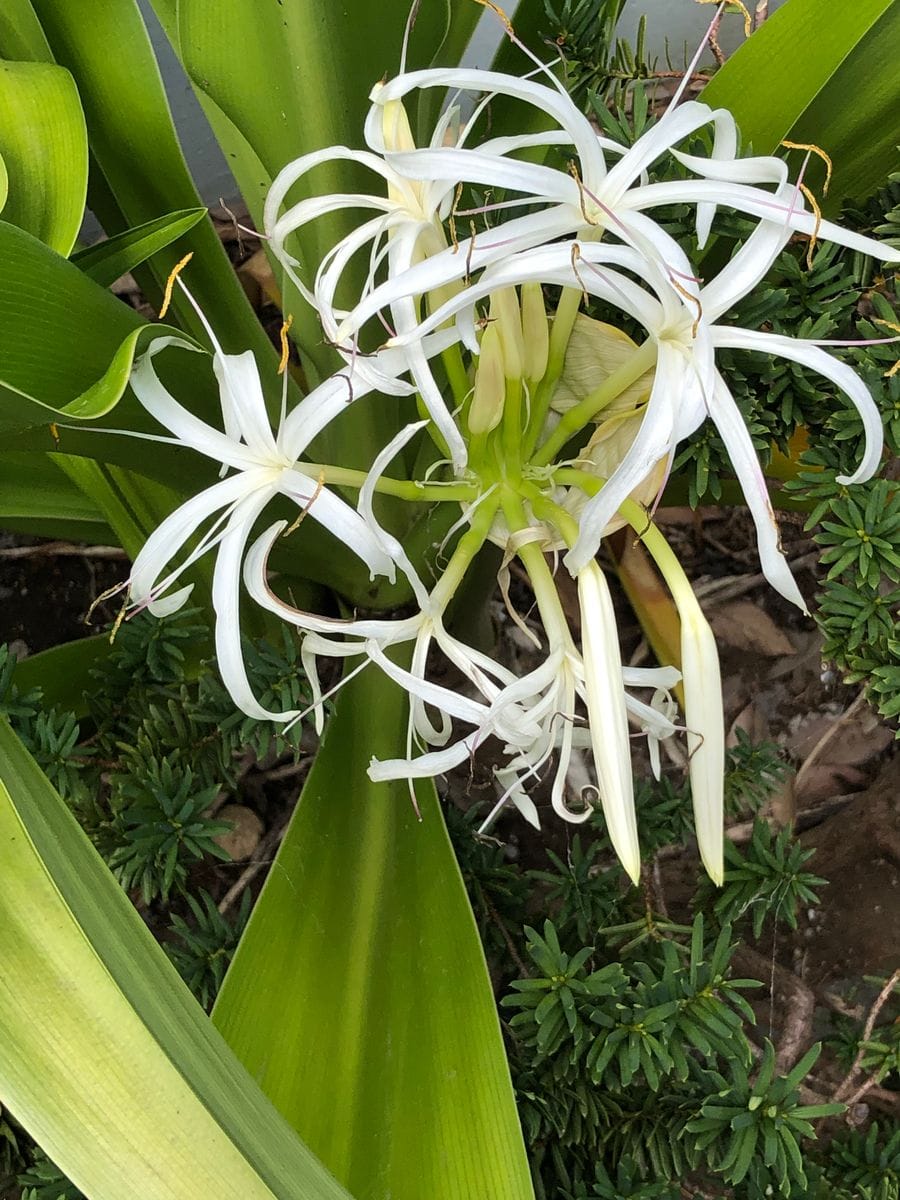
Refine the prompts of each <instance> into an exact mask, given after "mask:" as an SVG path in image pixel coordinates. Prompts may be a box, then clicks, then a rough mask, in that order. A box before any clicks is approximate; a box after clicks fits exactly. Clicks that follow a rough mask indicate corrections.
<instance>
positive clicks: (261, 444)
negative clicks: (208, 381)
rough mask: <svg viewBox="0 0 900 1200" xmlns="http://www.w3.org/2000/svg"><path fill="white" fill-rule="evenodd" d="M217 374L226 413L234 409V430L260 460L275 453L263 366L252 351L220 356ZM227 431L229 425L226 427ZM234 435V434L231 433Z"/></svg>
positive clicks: (215, 367)
mask: <svg viewBox="0 0 900 1200" xmlns="http://www.w3.org/2000/svg"><path fill="white" fill-rule="evenodd" d="M213 371H214V372H215V375H216V379H217V380H218V381H219V389H220V391H221V393H222V395H221V403H222V410H223V412H225V411H227V410H229V409H230V411H231V414H232V417H233V421H234V426H233V428H234V427H236V429H237V431H238V433H239V434H240V436H241V437H242V438H243V440H244V441H245V442H246V444H247V446H248V447H249V449H250V450H251V451H252V452H253V453H254V454H257V455H259V457H260V458H264V457H267V456H268V457H271V456H273V455H274V454H275V437H274V435H273V433H272V424H271V422H270V420H269V414H268V413H267V411H266V401H265V398H264V396H263V390H262V383H261V382H260V378H259V367H258V366H257V365H256V358H255V356H254V354H253V351H252V350H245V351H244V353H243V354H216V355H214V356H213ZM226 428H227V425H226ZM229 432H230V433H232V436H233V431H231V430H230V431H229Z"/></svg>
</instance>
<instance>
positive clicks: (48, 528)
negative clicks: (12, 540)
mask: <svg viewBox="0 0 900 1200" xmlns="http://www.w3.org/2000/svg"><path fill="white" fill-rule="evenodd" d="M0 528H2V529H7V530H11V531H12V532H15V533H28V534H33V535H34V536H35V537H56V538H69V539H70V540H71V541H77V542H90V543H92V544H95V545H108V544H109V543H111V542H113V541H114V540H115V536H114V534H113V532H112V530H111V529H110V527H109V525H108V524H107V523H106V521H105V520H104V519H103V514H102V512H101V511H100V509H99V507H98V506H97V505H96V504H95V503H94V502H93V501H92V500H90V499H89V498H88V497H87V496H85V495H84V493H83V492H82V491H81V490H80V489H79V488H77V487H75V486H74V485H73V484H72V483H71V482H70V481H69V480H68V479H67V478H66V476H65V475H64V474H63V473H62V472H61V471H60V469H59V467H57V466H56V465H55V464H54V463H53V462H52V461H51V459H50V456H49V455H46V454H24V453H17V452H15V451H2V452H0Z"/></svg>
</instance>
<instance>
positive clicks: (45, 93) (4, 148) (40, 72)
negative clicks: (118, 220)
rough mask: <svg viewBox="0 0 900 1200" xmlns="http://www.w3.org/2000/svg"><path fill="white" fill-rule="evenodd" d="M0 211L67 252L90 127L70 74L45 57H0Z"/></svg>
mask: <svg viewBox="0 0 900 1200" xmlns="http://www.w3.org/2000/svg"><path fill="white" fill-rule="evenodd" d="M0 152H2V154H3V159H4V163H5V167H6V174H7V176H8V188H9V195H8V197H7V200H6V205H5V207H4V217H5V219H6V220H7V221H10V222H11V223H12V224H14V225H19V226H21V227H22V228H23V229H27V230H28V232H29V233H33V234H34V236H35V237H37V238H39V239H40V240H41V241H42V242H45V243H46V245H48V246H50V247H51V248H52V249H54V250H56V251H58V252H59V253H60V254H62V255H67V254H68V253H69V251H70V250H71V249H72V247H73V246H74V245H75V239H76V237H77V236H78V230H79V228H80V227H81V221H82V218H83V216H84V202H85V196H86V195H87V174H88V151H87V131H86V130H85V125H84V115H83V113H82V111H81V102H80V100H79V98H78V91H77V89H76V87H75V83H74V81H73V79H72V76H71V75H70V74H69V72H68V71H66V70H64V69H63V68H62V67H57V66H54V65H53V64H52V63H43V62H35V63H33V62H0Z"/></svg>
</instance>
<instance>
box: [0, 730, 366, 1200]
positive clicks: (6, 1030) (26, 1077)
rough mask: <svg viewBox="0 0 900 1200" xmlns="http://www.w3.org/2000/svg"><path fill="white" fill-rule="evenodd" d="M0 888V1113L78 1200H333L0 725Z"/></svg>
mask: <svg viewBox="0 0 900 1200" xmlns="http://www.w3.org/2000/svg"><path fill="white" fill-rule="evenodd" d="M0 875H2V878H3V888H2V889H0V961H2V963H3V970H2V972H0V1044H2V1046H3V1054H2V1055H0V1102H2V1103H3V1105H4V1106H5V1107H8V1108H9V1110H10V1112H12V1113H13V1115H14V1116H15V1117H16V1118H17V1119H18V1120H19V1121H21V1122H22V1124H23V1125H24V1126H25V1127H26V1129H28V1131H29V1132H30V1133H31V1134H32V1135H33V1136H34V1137H35V1138H36V1139H37V1140H38V1142H39V1143H40V1144H41V1146H42V1147H43V1148H44V1149H45V1150H46V1152H47V1153H48V1154H49V1155H50V1157H51V1158H52V1159H53V1160H54V1162H56V1163H57V1164H58V1165H59V1167H60V1169H61V1170H62V1171H64V1172H65V1174H66V1175H68V1176H69V1178H70V1179H72V1181H73V1182H74V1183H75V1184H76V1186H78V1187H79V1188H80V1189H81V1190H82V1191H83V1192H84V1193H85V1194H86V1195H87V1196H88V1197H89V1198H90V1200H121V1198H122V1197H123V1196H140V1197H141V1200H255V1198H257V1197H258V1198H259V1200H272V1198H273V1197H278V1198H280V1200H340V1198H341V1197H343V1198H344V1200H347V1194H346V1192H344V1191H343V1190H342V1189H341V1188H340V1187H339V1186H338V1185H337V1184H336V1183H335V1182H334V1180H333V1179H332V1178H331V1177H330V1176H329V1175H328V1174H327V1172H326V1171H325V1170H324V1169H323V1168H322V1166H321V1164H320V1163H318V1162H317V1161H316V1159H315V1158H314V1157H313V1156H312V1155H311V1154H310V1152H309V1151H308V1150H307V1149H306V1147H305V1146H303V1145H302V1143H301V1142H300V1141H299V1140H298V1139H297V1137H296V1135H295V1134H293V1133H292V1131H291V1130H290V1129H289V1127H288V1126H287V1125H286V1124H285V1122H284V1121H283V1120H282V1119H281V1118H280V1117H279V1116H278V1114H277V1113H276V1112H275V1110H274V1109H273V1108H272V1107H271V1105H270V1104H269V1103H268V1101H267V1100H266V1099H265V1097H264V1096H263V1095H262V1093H261V1092H260V1091H259V1088H258V1087H257V1085H256V1084H255V1083H254V1081H253V1080H252V1079H251V1078H250V1076H249V1075H247V1073H246V1072H245V1071H244V1070H243V1069H242V1068H241V1066H240V1064H239V1063H238V1062H237V1061H236V1059H235V1058H234V1056H233V1055H232V1054H231V1053H230V1052H229V1050H228V1048H227V1046H226V1045H225V1044H224V1042H223V1041H222V1039H221V1037H220V1036H219V1035H218V1034H217V1033H216V1032H215V1030H214V1029H213V1027H212V1025H211V1023H210V1022H209V1020H208V1019H207V1018H206V1016H205V1015H204V1013H203V1012H202V1010H201V1009H200V1007H199V1005H197V1003H196V1002H195V1001H194V1000H193V998H192V997H191V995H190V993H189V992H188V991H187V989H186V988H185V986H184V985H183V984H182V982H181V981H180V980H179V979H178V977H177V975H176V973H175V971H174V968H173V967H172V965H171V964H170V963H169V961H168V959H167V958H166V955H165V954H164V952H163V950H162V949H161V948H160V947H159V946H158V945H157V944H156V942H155V941H154V939H153V937H152V935H151V933H150V931H149V930H148V929H147V927H146V925H145V924H144V922H143V921H142V920H141V918H140V917H139V916H138V914H137V913H136V912H135V910H134V909H133V908H132V906H131V904H130V903H129V901H128V899H127V898H126V896H125V895H124V893H123V892H122V891H121V889H120V888H119V887H118V885H117V884H116V883H115V881H114V879H113V878H112V876H111V875H110V873H109V871H108V869H107V868H106V867H105V865H104V864H103V863H102V861H101V860H100V858H99V857H98V855H97V853H96V851H95V850H94V849H93V847H92V846H91V845H90V843H89V842H88V840H87V838H86V837H85V836H84V834H83V833H82V832H81V830H80V829H79V828H78V825H77V824H76V822H75V819H74V818H73V817H72V815H71V814H70V813H69V811H68V809H67V808H66V806H65V805H64V804H63V802H62V801H61V800H60V799H59V797H58V796H57V795H56V793H55V792H54V791H53V789H52V788H51V787H50V785H49V783H48V782H47V780H46V778H45V777H44V776H43V775H42V774H41V772H40V770H39V769H38V767H37V766H36V765H35V763H34V761H33V760H32V759H31V758H30V756H29V755H28V754H27V752H26V751H25V749H24V748H23V747H22V745H21V743H20V742H19V741H18V739H17V738H16V737H15V735H14V734H13V733H12V731H11V730H10V728H9V725H8V724H7V723H6V722H5V721H0ZM272 1046H273V1049H274V1048H275V1046H276V1043H274V1042H273V1043H272Z"/></svg>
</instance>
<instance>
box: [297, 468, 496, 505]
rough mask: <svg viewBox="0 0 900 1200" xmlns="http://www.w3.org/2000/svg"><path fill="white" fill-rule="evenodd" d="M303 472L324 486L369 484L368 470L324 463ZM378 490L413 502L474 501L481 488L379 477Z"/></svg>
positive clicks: (304, 469)
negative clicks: (367, 482) (367, 480)
mask: <svg viewBox="0 0 900 1200" xmlns="http://www.w3.org/2000/svg"><path fill="white" fill-rule="evenodd" d="M303 473H304V474H305V475H310V476H312V477H313V478H315V479H321V480H322V482H323V483H326V484H333V485H334V486H336V487H350V488H357V489H358V488H361V487H362V485H363V484H364V483H365V482H366V472H365V471H354V470H351V469H350V468H349V467H333V466H330V465H323V464H322V463H304V464H303ZM375 491H376V492H380V493H381V494H382V495H385V496H397V497H398V498H399V499H401V500H410V501H412V502H413V503H416V502H421V501H423V500H427V501H432V500H463V501H465V500H475V499H477V497H478V487H477V485H476V484H474V483H459V482H454V483H419V482H418V481H417V480H414V479H390V478H388V477H387V476H386V475H382V476H380V478H379V480H378V482H377V483H376V484H375Z"/></svg>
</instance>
